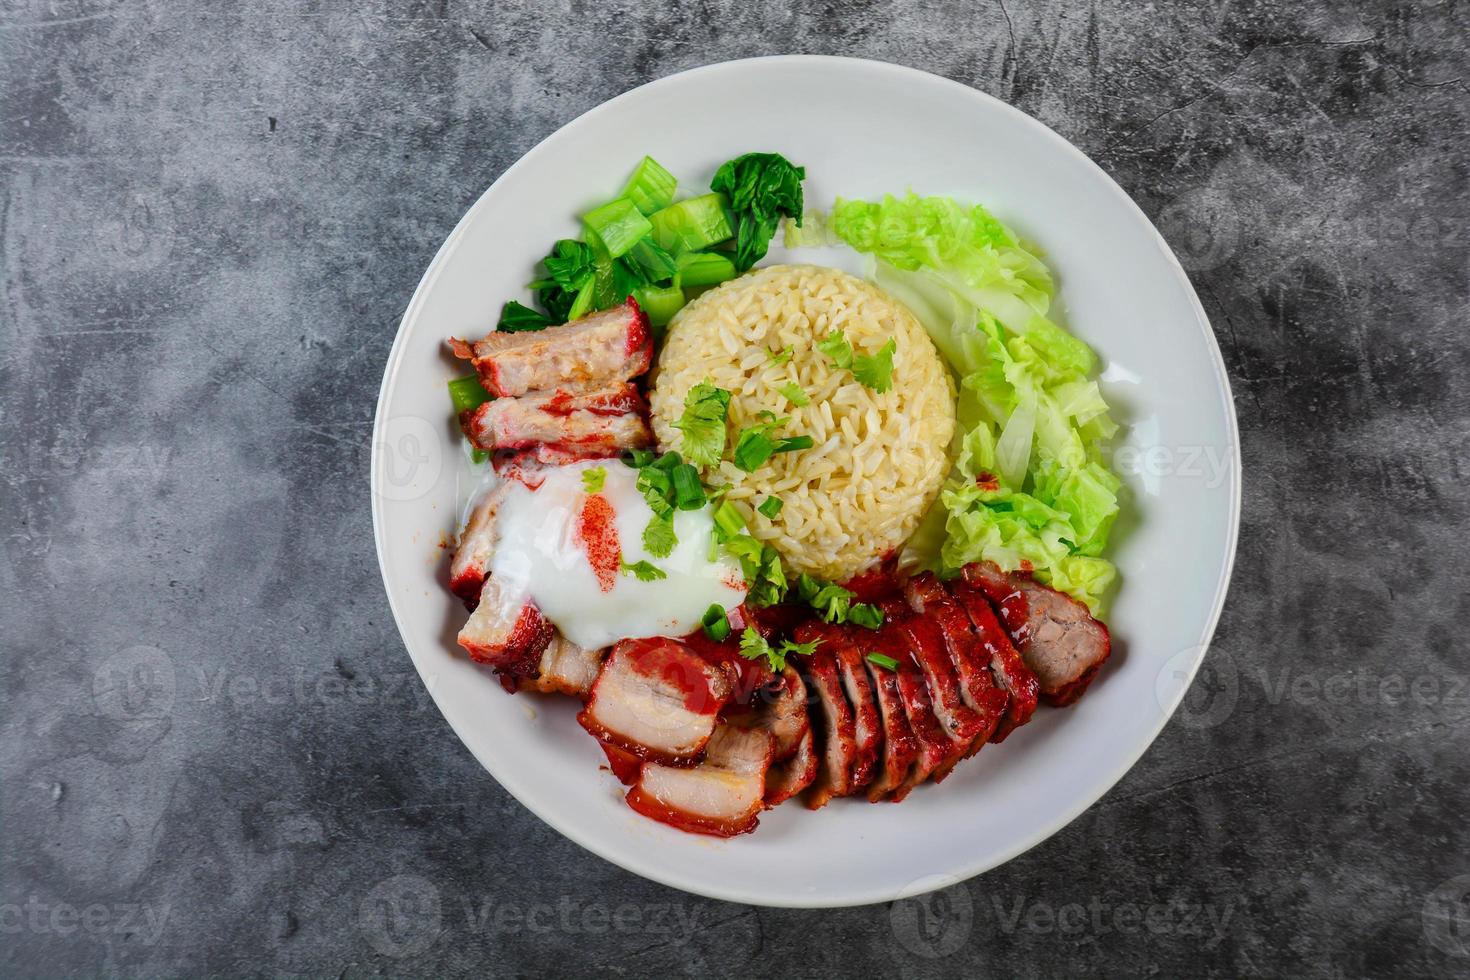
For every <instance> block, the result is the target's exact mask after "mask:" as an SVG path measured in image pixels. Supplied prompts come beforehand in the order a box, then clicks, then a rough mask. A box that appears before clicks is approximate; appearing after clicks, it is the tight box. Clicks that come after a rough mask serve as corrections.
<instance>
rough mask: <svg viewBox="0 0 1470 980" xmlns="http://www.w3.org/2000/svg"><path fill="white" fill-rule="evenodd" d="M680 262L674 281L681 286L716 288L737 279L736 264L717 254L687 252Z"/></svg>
mask: <svg viewBox="0 0 1470 980" xmlns="http://www.w3.org/2000/svg"><path fill="white" fill-rule="evenodd" d="M678 261H679V271H678V272H677V273H676V274H675V275H674V281H675V282H676V283H678V284H679V285H680V286H714V285H717V284H719V283H722V282H724V281H725V280H726V279H734V278H735V274H736V273H735V263H734V262H731V261H730V260H729V259H728V258H726V257H725V256H723V255H720V254H718V253H716V252H686V253H684V254H683V255H681V256H679V260H678Z"/></svg>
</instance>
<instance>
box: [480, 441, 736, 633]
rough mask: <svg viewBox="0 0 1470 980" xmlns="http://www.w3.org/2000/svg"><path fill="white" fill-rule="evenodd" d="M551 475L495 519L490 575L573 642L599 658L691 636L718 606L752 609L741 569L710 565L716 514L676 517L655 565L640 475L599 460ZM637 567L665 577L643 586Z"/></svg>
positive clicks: (513, 491) (730, 562)
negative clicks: (649, 641)
mask: <svg viewBox="0 0 1470 980" xmlns="http://www.w3.org/2000/svg"><path fill="white" fill-rule="evenodd" d="M594 469H600V470H602V472H603V474H604V476H603V479H602V488H601V489H600V490H599V491H597V492H596V493H591V492H589V490H588V486H587V483H586V482H584V479H583V474H585V473H586V472H587V471H588V470H594ZM544 474H545V480H544V481H543V482H542V484H541V486H539V487H538V488H536V489H535V490H531V489H529V488H527V487H525V486H523V485H521V484H519V483H517V484H514V485H512V486H511V488H510V491H509V493H508V494H507V497H506V500H505V502H504V504H503V505H502V507H501V510H500V513H499V515H498V517H497V524H498V526H499V527H498V530H499V534H498V539H499V540H498V543H497V546H496V548H495V554H494V557H493V558H492V559H491V563H490V574H491V575H494V576H495V577H496V578H498V579H501V580H502V581H503V582H504V583H505V584H506V585H511V586H518V587H519V588H521V589H523V590H524V592H525V594H527V595H529V596H530V598H531V599H532V601H534V602H535V603H536V606H537V608H539V609H540V610H541V614H542V615H543V616H545V617H546V618H547V619H548V620H550V621H551V623H552V624H553V625H554V626H555V627H556V628H557V629H558V630H560V631H561V634H562V635H563V636H565V637H566V638H567V639H568V640H571V641H572V642H573V643H576V644H578V645H579V646H583V647H588V648H592V649H597V648H601V647H605V646H608V645H610V644H613V643H616V642H617V641H618V640H623V639H628V638H630V637H645V636H687V635H688V634H690V633H692V632H693V631H694V630H696V629H698V628H699V625H700V620H701V618H702V617H703V616H704V614H705V612H706V611H707V610H708V609H709V607H710V606H712V605H718V606H720V607H721V608H723V609H725V610H727V611H728V610H730V609H733V608H734V607H736V606H738V605H740V603H741V602H743V601H744V600H745V591H746V588H745V579H744V577H743V575H742V574H741V570H740V564H739V562H738V561H736V560H735V559H732V558H730V557H729V556H728V555H725V554H723V553H720V554H719V555H717V556H716V559H715V560H714V561H711V560H710V541H711V536H712V535H713V533H714V519H713V518H712V516H711V508H710V506H709V505H708V504H706V505H705V506H704V507H703V508H701V509H699V510H690V511H683V510H681V511H675V513H674V533H675V534H676V535H677V536H678V539H679V540H678V543H677V544H676V545H675V546H674V550H673V551H672V552H671V553H670V554H669V555H668V556H667V557H665V558H655V557H654V556H653V555H652V554H650V553H649V552H648V550H647V549H646V548H644V546H643V531H644V529H645V528H647V527H648V523H649V521H652V520H653V519H654V515H653V510H652V509H651V508H650V507H649V506H648V503H647V502H646V501H645V500H644V499H643V495H642V494H641V493H639V492H638V488H637V471H636V470H634V469H632V468H631V467H629V466H626V465H624V464H623V463H622V462H620V461H618V460H597V461H594V462H582V463H572V464H570V465H567V466H559V467H555V468H551V469H547V470H545V471H544ZM593 482H594V483H595V480H594V481H593ZM639 562H647V563H648V564H649V565H651V566H652V567H653V568H656V569H657V570H658V571H660V572H662V573H663V575H664V577H663V578H652V577H651V576H649V577H650V580H649V581H641V580H640V579H639V578H638V576H637V575H636V574H635V573H634V572H633V571H632V570H630V569H629V568H628V566H631V565H637V564H638V563H639Z"/></svg>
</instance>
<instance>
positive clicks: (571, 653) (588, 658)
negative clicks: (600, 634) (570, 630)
mask: <svg viewBox="0 0 1470 980" xmlns="http://www.w3.org/2000/svg"><path fill="white" fill-rule="evenodd" d="M602 654H603V651H602V650H591V649H588V648H587V647H583V646H578V645H577V644H575V643H573V642H572V641H571V640H569V639H567V638H566V637H564V636H562V635H561V634H560V633H557V634H555V635H554V636H552V638H551V642H550V643H548V644H547V645H546V649H545V650H543V651H542V652H541V661H540V663H539V664H538V665H537V668H536V676H535V677H528V678H526V679H525V680H523V681H521V685H520V686H521V690H523V691H540V692H541V693H542V694H568V695H571V696H572V697H574V698H584V699H585V698H586V697H587V695H588V694H589V693H591V691H592V685H593V683H594V682H595V681H596V680H597V673H598V671H600V670H601V669H602Z"/></svg>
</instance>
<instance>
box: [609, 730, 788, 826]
mask: <svg viewBox="0 0 1470 980" xmlns="http://www.w3.org/2000/svg"><path fill="white" fill-rule="evenodd" d="M770 765H771V736H770V735H769V734H768V733H766V732H764V731H749V730H747V729H744V728H739V727H736V726H735V725H730V724H721V725H720V726H719V727H718V728H716V729H715V732H714V734H713V735H712V736H711V737H710V739H709V743H708V745H707V747H706V748H705V751H704V758H703V759H702V760H701V761H700V763H699V764H698V765H697V766H695V767H693V768H692V769H691V768H676V767H673V766H666V765H660V764H658V763H645V764H644V765H643V770H642V772H641V773H640V774H639V776H638V782H637V783H635V784H634V786H633V788H632V789H631V790H629V791H628V797H627V799H628V805H629V806H631V807H632V808H633V809H635V810H637V811H638V812H639V813H641V814H643V815H644V816H645V817H651V818H652V819H654V820H658V821H661V822H663V823H666V824H669V825H670V826H673V827H677V828H679V829H680V830H687V831H692V832H694V833H696V834H712V835H714V836H716V837H734V836H735V835H736V834H745V833H749V832H750V831H752V830H754V829H755V827H756V824H757V823H758V822H759V815H760V811H761V806H762V804H763V802H764V799H765V791H766V773H767V771H768V770H769V769H770Z"/></svg>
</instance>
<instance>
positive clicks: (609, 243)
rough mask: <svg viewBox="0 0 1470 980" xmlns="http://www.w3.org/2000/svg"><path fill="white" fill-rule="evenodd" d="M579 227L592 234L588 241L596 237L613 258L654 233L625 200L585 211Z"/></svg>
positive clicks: (633, 207)
mask: <svg viewBox="0 0 1470 980" xmlns="http://www.w3.org/2000/svg"><path fill="white" fill-rule="evenodd" d="M582 223H583V224H585V225H586V226H587V230H588V232H590V233H591V234H590V235H589V236H588V237H589V238H591V237H592V236H594V235H595V236H596V237H597V239H598V241H600V242H601V243H602V245H603V247H605V248H606V249H607V251H608V254H609V255H611V256H612V257H613V258H617V257H618V256H619V255H622V254H623V253H624V252H626V251H628V249H630V248H632V247H633V246H634V245H637V244H638V241H639V240H640V239H641V238H643V237H644V236H645V235H647V234H648V233H649V232H650V231H652V230H653V226H652V225H650V224H649V223H648V219H647V218H645V217H643V214H642V212H640V211H639V210H638V208H637V206H635V205H634V204H633V202H632V201H630V200H628V199H627V198H625V197H620V198H618V199H617V200H615V201H609V202H608V203H606V204H604V205H603V206H602V207H600V208H593V209H592V210H591V211H588V212H587V213H586V214H584V215H583V216H582Z"/></svg>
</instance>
